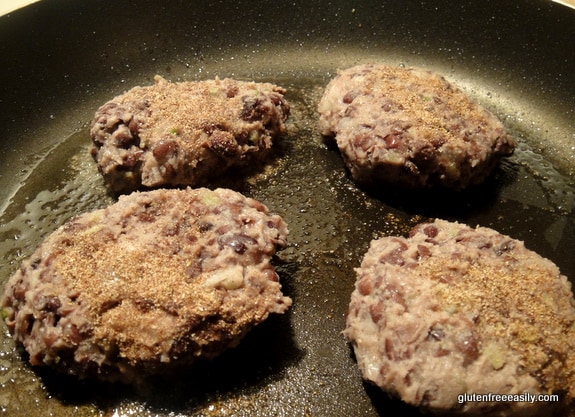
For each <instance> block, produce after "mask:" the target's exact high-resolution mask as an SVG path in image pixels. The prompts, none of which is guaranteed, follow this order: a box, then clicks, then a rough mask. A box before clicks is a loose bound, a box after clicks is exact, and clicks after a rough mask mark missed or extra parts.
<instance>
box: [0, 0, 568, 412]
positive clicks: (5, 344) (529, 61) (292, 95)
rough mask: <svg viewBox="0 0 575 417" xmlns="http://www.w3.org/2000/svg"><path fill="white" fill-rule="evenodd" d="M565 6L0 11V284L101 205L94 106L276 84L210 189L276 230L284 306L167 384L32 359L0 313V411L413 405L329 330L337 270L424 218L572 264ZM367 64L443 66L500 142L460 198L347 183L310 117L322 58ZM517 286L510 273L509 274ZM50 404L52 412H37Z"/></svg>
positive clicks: (388, 4)
mask: <svg viewBox="0 0 575 417" xmlns="http://www.w3.org/2000/svg"><path fill="white" fill-rule="evenodd" d="M574 39H575V11H574V10H572V9H569V8H567V7H565V6H562V5H559V4H556V3H551V2H548V1H539V0H537V1H536V0H497V1H458V2H453V1H439V0H438V1H432V0H418V1H414V0H402V1H385V0H379V1H364V2H352V1H342V0H331V1H326V0H317V1H313V2H311V1H303V0H291V1H289V2H277V1H276V2H272V1H264V0H250V1H247V0H234V1H227V0H221V1H183V0H162V1H156V0H152V1H150V0H116V1H114V2H108V1H103V0H82V1H79V0H59V1H57V0H52V1H50V0H43V1H41V2H39V3H35V4H33V5H31V6H28V7H26V8H24V9H21V10H18V11H16V12H13V13H11V14H9V15H6V16H3V17H0V80H1V81H0V204H1V206H0V216H1V218H0V225H1V226H0V252H1V253H2V256H3V261H2V264H1V269H0V274H1V275H0V279H1V280H2V281H5V280H6V279H7V278H8V277H9V276H10V275H11V274H12V273H13V272H14V271H15V270H16V269H17V268H18V266H19V264H20V262H21V261H22V260H23V259H24V258H25V257H26V256H28V255H29V254H30V253H31V252H32V251H33V249H34V248H35V246H36V245H38V244H39V243H40V242H41V240H42V238H43V237H45V236H46V234H48V233H49V232H51V231H53V230H54V229H55V228H56V227H58V226H59V225H60V224H62V223H63V222H65V221H66V220H68V219H69V218H70V217H72V216H74V215H76V214H78V213H81V212H84V211H87V210H91V209H95V208H98V207H103V206H105V205H107V204H109V203H111V202H112V201H113V200H114V197H113V196H110V195H109V194H108V193H107V192H106V189H105V187H104V186H103V184H102V180H101V178H100V177H99V175H98V173H97V170H96V168H95V165H94V163H93V161H92V160H91V159H90V157H89V155H88V148H89V142H90V139H89V135H88V126H89V123H90V121H91V119H92V117H93V113H94V111H95V109H96V108H97V107H98V106H99V105H100V104H102V103H103V102H105V101H107V100H108V99H110V98H112V97H113V96H115V95H117V94H120V93H122V92H123V91H125V90H127V89H129V88H131V87H132V86H135V85H147V84H151V83H152V79H153V76H154V75H155V74H160V75H162V76H164V77H166V78H168V79H170V80H172V81H180V80H200V79H207V78H213V77H215V76H216V75H218V76H220V77H235V78H238V79H253V80H256V81H271V82H275V83H277V84H280V85H283V86H284V87H286V88H287V89H288V93H287V98H288V99H289V100H290V101H291V103H292V115H291V117H290V122H289V128H288V132H287V134H286V135H285V136H284V137H282V138H281V139H280V140H279V141H278V144H277V149H278V151H277V153H276V155H274V159H273V160H272V161H271V162H270V165H269V166H268V167H267V168H266V169H264V170H262V171H257V172H250V173H246V174H245V176H242V177H238V176H234V179H232V178H229V177H228V178H223V179H221V180H219V181H218V182H215V183H214V184H213V186H227V187H230V188H234V189H236V190H238V191H241V192H243V193H245V194H246V195H249V196H251V197H254V198H257V199H259V200H261V201H262V202H264V203H265V204H266V205H267V206H268V207H269V208H270V210H271V211H272V212H275V213H278V214H280V215H282V216H283V217H284V219H285V220H286V221H287V223H288V224H289V225H290V231H291V234H290V245H289V247H288V248H286V249H285V250H283V251H282V252H280V253H279V255H278V256H277V259H275V263H276V266H277V269H278V271H279V274H280V278H281V280H282V283H283V286H284V291H285V293H286V294H288V295H290V296H291V297H292V298H293V299H294V305H293V307H292V309H291V310H290V312H289V313H288V314H286V315H284V316H277V317H271V318H270V319H269V320H268V321H266V322H265V323H263V324H262V325H260V326H259V327H258V328H256V329H254V330H253V331H252V332H251V333H250V334H249V335H248V336H247V337H246V339H245V340H244V341H243V342H242V343H241V344H240V346H239V347H238V348H236V349H234V350H232V351H230V352H228V353H226V354H224V355H223V356H222V357H220V358H218V359H216V360H214V361H212V362H209V363H199V364H198V365H197V366H195V367H194V368H192V369H188V370H182V374H181V375H178V376H176V377H174V378H172V379H168V380H165V379H158V380H152V381H149V382H146V384H143V385H142V386H140V387H122V386H109V385H102V384H98V383H95V382H92V381H83V382H78V381H76V380H75V379H73V378H68V377H65V376H60V375H54V374H53V373H52V372H50V371H49V370H43V369H37V370H35V369H34V370H33V369H30V367H29V366H28V365H27V364H26V356H25V354H24V353H23V352H22V351H21V350H19V349H18V348H17V347H15V345H14V343H13V342H12V340H11V339H10V337H9V336H8V335H7V331H6V328H5V326H4V325H2V326H3V327H2V329H3V330H2V337H1V350H0V385H1V391H0V409H1V410H2V411H3V412H4V415H10V416H24V415H35V414H36V413H37V412H38V410H42V412H43V414H44V415H54V416H58V417H60V416H68V415H70V416H71V415H74V416H125V415H138V416H200V415H201V416H248V415H249V416H351V415H353V416H378V415H379V416H383V415H386V416H388V415H389V416H394V415H407V416H410V415H411V416H417V415H420V414H419V413H418V411H417V410H415V409H413V408H411V407H408V406H406V405H404V404H402V403H401V402H400V401H398V400H395V399H392V398H389V397H388V396H387V395H385V394H383V393H381V392H380V391H379V390H378V389H375V388H373V387H372V386H370V385H369V384H366V383H364V382H363V381H362V379H361V376H360V374H359V371H358V370H357V367H356V364H355V358H354V356H353V353H352V351H351V349H350V347H349V346H348V344H347V343H346V342H345V340H344V339H343V337H342V336H341V331H342V329H343V328H344V324H345V312H346V309H347V305H348V302H349V296H350V293H351V291H352V289H353V284H354V272H353V268H354V267H357V266H358V265H359V262H360V260H361V257H362V255H363V253H364V252H365V250H366V249H367V247H368V245H369V241H370V240H371V239H373V238H377V237H381V236H386V235H390V234H405V233H406V232H407V230H408V229H409V228H410V227H411V226H413V225H415V224H416V223H418V222H420V221H424V220H426V219H429V218H433V217H441V218H445V219H448V220H457V221H460V222H464V223H467V224H470V225H482V226H488V227H492V228H495V229H497V230H499V231H501V232H503V233H505V234H508V235H511V236H512V237H514V238H518V239H521V240H524V241H525V243H526V245H527V247H529V248H531V249H534V250H536V251H538V252H539V253H540V254H542V255H543V256H545V257H548V258H550V259H552V260H553V261H554V262H555V263H556V264H558V266H559V267H560V268H561V270H562V272H563V273H564V274H565V275H567V276H568V277H571V278H575V258H574V257H573V256H572V254H573V249H574V248H575V233H574V232H575V215H574V208H575V184H574V182H575V181H574V175H575V168H574V166H575V164H574V158H575V43H574V42H573V40H574ZM368 61H377V62H385V63H388V64H391V65H405V66H421V67H425V68H428V69H431V70H434V71H436V72H439V73H441V74H443V75H444V76H445V77H446V78H447V79H449V80H450V81H452V82H454V83H455V84H457V85H458V86H460V87H461V88H463V89H464V90H465V91H466V92H467V93H468V94H470V95H471V96H472V97H474V98H475V99H476V100H477V101H478V102H480V103H481V104H483V105H484V106H485V107H487V108H488V109H490V110H491V111H493V112H494V113H495V114H497V115H498V116H499V117H500V118H501V120H502V121H503V122H504V124H505V125H506V127H507V128H508V130H509V131H510V132H511V134H512V135H513V136H514V137H515V139H516V140H517V142H518V149H517V151H516V153H515V154H514V155H513V156H512V157H511V158H509V159H508V160H506V161H504V162H503V163H502V164H501V166H500V167H499V168H498V169H497V170H496V172H495V173H494V174H493V176H492V177H491V178H490V179H489V180H488V181H487V182H486V184H484V185H482V186H478V187H474V188H473V189H471V190H468V191H465V192H461V193H448V192H442V191H437V190H436V191H425V192H423V191H422V192H417V193H413V192H411V193H407V192H405V193H401V192H391V191H390V192H388V191H383V190H378V189H363V188H359V187H357V186H356V185H355V184H354V183H353V181H351V179H350V177H349V175H348V173H347V172H346V170H345V168H344V164H343V162H342V160H341V157H340V156H339V154H338V152H337V149H336V147H334V146H333V144H332V143H330V142H329V141H326V140H325V139H324V138H322V137H321V136H320V135H319V134H318V133H317V130H316V125H315V123H316V117H317V115H316V106H317V101H318V100H319V98H320V97H321V93H322V89H323V88H324V87H325V85H326V84H327V82H328V81H329V79H330V78H332V77H333V76H334V75H335V74H336V70H337V69H338V68H346V67H349V66H352V65H355V64H358V63H362V62H368ZM518 285H520V284H519V283H518ZM50 413H52V414H50Z"/></svg>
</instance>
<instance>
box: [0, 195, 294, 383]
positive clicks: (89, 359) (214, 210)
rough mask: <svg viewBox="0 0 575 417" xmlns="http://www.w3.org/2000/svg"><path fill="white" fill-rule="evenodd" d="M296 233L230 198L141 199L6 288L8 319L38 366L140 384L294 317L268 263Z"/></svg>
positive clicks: (78, 232) (85, 227) (49, 253)
mask: <svg viewBox="0 0 575 417" xmlns="http://www.w3.org/2000/svg"><path fill="white" fill-rule="evenodd" d="M287 234H288V229H287V225H286V224H285V222H284V221H283V220H282V219H281V218H280V217H279V216H278V215H271V214H269V213H268V210H267V208H266V207H265V206H264V205H263V204H261V203H259V202H258V201H256V200H253V199H251V198H247V197H244V196H243V195H241V194H239V193H237V192H234V191H231V190H226V189H216V190H215V191H210V190H208V189H204V188H200V189H193V190H192V189H189V188H188V189H185V190H175V189H174V190H164V189H160V190H154V191H148V192H134V193H133V194H130V195H127V196H121V197H120V199H119V201H118V202H117V203H116V204H113V205H111V206H109V207H108V208H106V209H102V210H97V211H94V212H91V213H87V214H83V215H80V216H78V217H77V218H75V219H73V220H72V221H70V222H69V223H67V224H66V225H64V226H62V227H61V228H59V229H58V230H57V231H55V232H54V233H53V234H52V235H50V236H49V237H48V238H47V239H46V240H45V241H44V242H43V243H42V244H41V245H40V246H39V247H38V249H37V250H36V251H35V252H34V254H33V255H32V256H31V257H30V258H29V259H28V260H26V261H25V262H23V264H22V266H21V268H20V270H18V271H17V272H16V273H15V274H14V275H13V276H12V277H11V279H10V280H9V282H8V283H7V285H6V287H5V290H4V296H3V299H2V308H3V310H2V313H3V316H4V317H5V319H6V323H7V324H8V328H9V330H10V332H11V333H12V334H13V336H14V338H15V339H16V341H17V342H19V343H21V344H23V345H24V347H25V349H26V351H27V352H28V354H29V357H30V363H31V364H32V365H49V366H52V367H54V368H57V369H58V370H61V371H63V372H66V373H69V374H75V375H78V376H79V377H94V378H99V379H101V380H108V381H123V382H134V381H135V380H136V379H137V378H138V377H139V376H143V375H147V374H157V373H163V372H165V371H169V370H172V369H175V367H178V366H181V365H187V364H190V363H192V362H193V361H194V360H195V359H196V358H198V357H202V358H212V357H214V356H216V355H218V354H219V353H221V352H222V351H223V350H225V349H227V348H230V347H233V346H235V345H237V344H238V342H239V341H240V339H241V338H242V337H243V336H244V335H245V334H246V332H247V331H249V330H250V329H251V328H252V327H254V326H255V325H257V324H258V323H260V322H262V321H263V320H265V319H266V318H267V317H268V315H269V314H270V313H284V312H285V311H286V310H287V309H288V307H289V306H290V305H291V299H290V298H288V297H286V296H284V295H283V294H282V292H281V285H280V283H279V282H278V275H277V274H276V272H275V270H274V268H273V266H272V265H271V264H270V258H271V257H272V255H273V254H274V253H275V252H276V249H277V248H282V247H284V246H285V244H286V237H287Z"/></svg>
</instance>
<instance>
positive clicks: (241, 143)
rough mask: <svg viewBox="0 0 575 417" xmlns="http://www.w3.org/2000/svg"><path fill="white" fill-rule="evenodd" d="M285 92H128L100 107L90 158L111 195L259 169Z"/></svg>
mask: <svg viewBox="0 0 575 417" xmlns="http://www.w3.org/2000/svg"><path fill="white" fill-rule="evenodd" d="M284 93H285V89H283V88H282V87H278V86H276V85H273V84H270V83H255V82H245V81H236V80H233V79H227V78H226V79H223V80H220V79H218V78H216V79H215V80H207V81H198V82H179V83H171V82H168V81H166V80H165V79H163V78H161V77H159V76H156V78H155V84H154V85H152V86H147V87H135V88H133V89H131V90H129V91H128V92H126V93H124V94H122V95H120V96H118V97H115V98H114V99H112V100H111V101H109V102H107V103H106V104H104V105H103V106H101V107H100V108H99V109H98V110H97V111H96V114H95V117H94V121H93V123H92V128H91V131H90V133H91V136H92V139H93V144H94V146H93V148H92V154H93V156H94V158H95V160H96V162H97V164H98V168H99V170H100V172H101V173H102V174H103V176H104V179H105V180H106V182H107V183H108V184H109V186H110V187H111V189H112V190H113V191H115V192H126V191H132V190H134V189H137V188H154V187H159V186H164V185H173V186H185V185H190V186H197V185H203V184H205V183H206V182H207V181H208V180H210V179H213V178H215V177H218V176H221V175H222V174H223V173H224V172H225V171H226V170H227V169H229V168H230V167H232V166H245V165H246V164H247V163H248V162H249V163H253V162H260V161H263V160H264V158H265V157H266V156H267V155H268V154H269V152H268V151H269V150H270V149H271V147H272V141H273V139H274V138H275V137H276V136H278V135H279V134H280V133H282V132H284V131H285V124H284V121H285V120H286V119H287V117H288V115H289V110H290V106H289V103H288V102H287V101H286V100H285V99H284V96H283V95H284Z"/></svg>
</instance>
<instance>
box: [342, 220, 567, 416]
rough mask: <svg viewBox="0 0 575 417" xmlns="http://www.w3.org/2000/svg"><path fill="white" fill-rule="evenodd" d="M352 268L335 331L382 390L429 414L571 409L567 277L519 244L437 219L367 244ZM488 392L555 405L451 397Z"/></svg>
mask: <svg viewBox="0 0 575 417" xmlns="http://www.w3.org/2000/svg"><path fill="white" fill-rule="evenodd" d="M356 272H357V281H356V284H355V290H354V292H353V294H352V297H351V303H350V306H349V311H348V314H347V325H346V329H345V331H344V334H345V335H346V337H347V338H348V339H349V340H350V341H351V344H352V346H353V348H354V350H355V355H356V358H357V362H358V365H359V367H360V369H361V371H362V374H363V376H364V378H365V379H367V380H369V381H371V382H373V383H374V384H376V385H377V386H379V387H380V388H381V389H382V390H384V391H386V392H389V393H391V394H392V395H394V396H397V397H399V398H401V399H402V400H403V401H405V402H406V403H409V404H412V405H414V406H417V407H421V408H423V409H425V410H427V411H432V412H440V411H441V412H445V411H455V412H457V413H467V414H471V415H498V416H499V415H501V416H504V415H521V416H525V415H545V416H549V415H563V414H560V411H559V409H560V408H561V407H565V408H567V409H568V408H570V407H573V406H574V405H575V402H574V400H573V399H574V398H575V307H574V305H575V304H574V303H575V302H574V299H573V294H572V292H571V284H570V283H569V281H568V280H567V278H566V277H565V276H563V275H561V273H560V272H559V270H558V268H557V267H556V266H555V265H554V264H553V263H552V262H551V261H549V260H547V259H545V258H543V257H541V256H539V255H538V254H536V253H535V252H533V251H530V250H528V249H526V248H525V246H524V244H523V242H521V241H518V240H514V239H512V238H510V237H508V236H504V235H502V234H499V233H498V232H496V231H494V230H492V229H488V228H484V227H478V228H475V229H473V228H470V227H468V226H465V225H462V224H459V223H452V222H447V221H444V220H436V221H435V222H433V223H425V224H421V225H418V226H416V227H415V228H414V229H413V230H412V232H411V234H410V236H409V238H403V237H384V238H380V239H378V240H374V241H372V242H371V246H370V248H369V250H368V252H367V253H366V255H365V257H364V259H363V261H362V264H361V267H360V268H358V269H357V270H356ZM489 393H492V394H512V395H521V394H525V393H530V394H533V395H538V394H557V395H558V396H559V399H560V401H559V402H549V401H542V402H533V403H530V402H529V400H525V399H524V400H523V401H521V400H520V399H519V398H520V397H515V398H516V399H515V400H513V399H511V400H510V401H499V402H497V401H495V400H493V401H491V402H489V401H487V402H473V401H465V398H466V397H460V396H462V395H464V394H489ZM512 398H513V397H512ZM462 399H463V402H462ZM554 412H555V413H556V414H553V413H554ZM499 413H501V414H499Z"/></svg>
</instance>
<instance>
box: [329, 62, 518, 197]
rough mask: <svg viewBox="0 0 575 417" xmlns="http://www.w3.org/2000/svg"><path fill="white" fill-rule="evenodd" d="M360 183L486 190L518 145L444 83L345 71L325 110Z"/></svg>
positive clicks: (415, 74)
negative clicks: (495, 171)
mask: <svg viewBox="0 0 575 417" xmlns="http://www.w3.org/2000/svg"><path fill="white" fill-rule="evenodd" d="M318 110H319V114H320V118H319V129H320V131H321V133H322V134H323V135H326V136H335V140H336V142H337V145H338V147H339V149H340V151H341V153H342V156H343V159H344V161H345V163H346V165H347V167H348V168H349V170H350V172H351V174H352V177H353V178H354V180H355V181H356V182H358V183H361V184H369V185H378V184H393V185H396V186H400V187H408V188H423V187H430V186H442V187H445V188H453V189H463V188H465V187H467V186H468V185H471V184H478V183H481V182H482V181H483V180H484V179H485V178H486V177H487V176H488V175H489V173H490V172H491V171H492V169H493V168H494V166H495V165H496V164H497V162H498V161H499V159H500V158H501V157H502V156H506V155H510V154H511V153H512V152H513V150H514V146H515V145H514V142H513V140H512V139H511V137H510V136H509V135H508V134H507V133H506V131H505V129H504V127H503V125H502V124H501V122H500V121H499V120H498V119H497V117H495V116H494V115H493V114H492V113H490V112H489V111H487V110H485V109H484V108H482V107H481V106H479V105H478V104H476V103H474V102H473V101H472V100H471V99H470V98H469V97H468V96H467V95H466V94H465V93H463V92H462V91H461V90H459V89H458V88H456V87H454V86H453V85H451V84H450V83H449V82H447V81H446V80H445V79H444V78H443V77H441V76H439V75H437V74H434V73H432V72H430V71H427V70H423V69H418V68H402V67H391V66H386V65H377V64H363V65H359V66H356V67H353V68H349V69H346V70H344V71H340V72H339V73H338V75H337V76H336V77H335V78H334V79H332V80H331V81H330V82H329V84H328V85H327V87H326V90H325V93H324V95H323V97H322V99H321V101H320V103H319V107H318Z"/></svg>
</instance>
